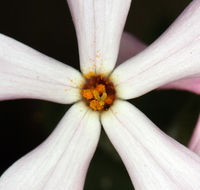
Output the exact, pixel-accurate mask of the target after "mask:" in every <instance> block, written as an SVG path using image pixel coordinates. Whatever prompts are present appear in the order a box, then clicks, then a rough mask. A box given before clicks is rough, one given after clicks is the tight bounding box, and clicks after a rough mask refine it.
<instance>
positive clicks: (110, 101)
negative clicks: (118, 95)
mask: <svg viewBox="0 0 200 190" xmlns="http://www.w3.org/2000/svg"><path fill="white" fill-rule="evenodd" d="M104 103H105V104H109V105H111V104H112V103H113V98H111V97H109V96H108V97H107V98H106V99H105V100H104Z"/></svg>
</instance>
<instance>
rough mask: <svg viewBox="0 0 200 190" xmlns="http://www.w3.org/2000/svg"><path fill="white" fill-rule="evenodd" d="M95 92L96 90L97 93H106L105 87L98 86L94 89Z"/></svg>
mask: <svg viewBox="0 0 200 190" xmlns="http://www.w3.org/2000/svg"><path fill="white" fill-rule="evenodd" d="M96 90H97V91H98V92H99V93H103V92H105V91H106V88H105V85H103V84H98V85H97V87H96Z"/></svg>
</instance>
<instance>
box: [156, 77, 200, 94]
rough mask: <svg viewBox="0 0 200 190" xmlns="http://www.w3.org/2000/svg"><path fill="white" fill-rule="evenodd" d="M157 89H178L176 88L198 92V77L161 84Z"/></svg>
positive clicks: (199, 81) (199, 83)
mask: <svg viewBox="0 0 200 190" xmlns="http://www.w3.org/2000/svg"><path fill="white" fill-rule="evenodd" d="M159 89H178V90H188V91H190V92H194V93H197V94H200V77H193V78H185V79H181V80H177V81H174V82H172V83H168V84H166V85H164V86H161V87H160V88H159Z"/></svg>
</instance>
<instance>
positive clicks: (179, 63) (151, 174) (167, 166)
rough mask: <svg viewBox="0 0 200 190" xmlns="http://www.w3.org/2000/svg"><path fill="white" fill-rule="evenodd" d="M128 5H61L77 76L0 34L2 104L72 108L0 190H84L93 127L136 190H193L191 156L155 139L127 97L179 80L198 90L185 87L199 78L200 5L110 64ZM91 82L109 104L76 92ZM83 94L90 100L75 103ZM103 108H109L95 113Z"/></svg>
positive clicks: (108, 1) (75, 0)
mask: <svg viewBox="0 0 200 190" xmlns="http://www.w3.org/2000/svg"><path fill="white" fill-rule="evenodd" d="M130 3H131V1H130V0H84V1H82V0H68V4H69V7H70V11H71V14H72V18H73V21H74V25H75V28H76V33H77V39H78V45H79V55H80V70H81V73H80V72H79V71H77V70H75V69H73V68H72V67H70V66H68V65H65V64H63V63H60V62H59V61H56V60H54V59H52V58H49V57H47V56H45V55H42V54H41V53H39V52H37V51H35V50H33V49H31V48H29V47H27V46H25V45H23V44H21V43H20V42H17V41H15V40H14V39H11V38H9V37H6V36H4V35H0V80H1V83H0V99H1V100H8V99H18V98H35V99H42V100H49V101H53V102H57V103H62V104H72V103H73V105H72V106H71V108H70V109H69V110H68V112H67V113H66V114H65V116H64V117H63V119H62V120H61V121H60V122H59V124H58V126H57V127H56V129H55V130H54V132H53V133H52V134H51V135H50V136H49V137H48V138H47V139H46V140H45V141H44V142H43V143H42V144H41V145H40V146H39V147H37V148H36V149H34V150H33V151H32V152H30V153H29V154H27V155H25V156H24V157H22V158H21V159H19V160H18V161H17V162H16V163H14V164H13V165H12V166H11V167H10V168H9V169H8V170H7V171H6V172H5V173H4V174H3V175H2V177H1V179H0V189H2V190H11V189H15V190H27V189H33V190H36V189H37V190H40V189H45V190H54V189H56V190H64V189H67V190H79V189H83V186H84V180H85V176H86V172H87V169H88V166H89V163H90V160H91V158H92V156H93V154H94V151H95V149H96V146H97V143H98V139H99V135H100V130H101V124H102V126H103V127H104V130H105V131H106V133H107V135H108V137H109V138H110V140H111V142H112V143H113V145H114V147H115V148H116V150H117V151H118V153H119V154H120V156H121V158H122V160H123V162H124V164H125V166H126V168H127V170H128V173H129V175H130V178H131V180H132V182H133V185H134V187H135V189H137V190H152V189H153V190H160V189H163V190H169V189H170V190H177V189H187V190H188V189H191V190H199V189H200V181H199V179H200V158H199V156H198V155H197V154H195V153H194V152H192V151H190V150H189V149H188V148H186V147H185V146H183V145H181V144H180V143H178V142H176V141H175V140H174V139H172V138H170V137H169V136H167V135H166V134H165V133H163V132H162V131H161V130H160V129H159V128H157V127H156V126H155V125H154V124H153V123H152V122H151V121H150V120H149V119H148V118H147V117H146V116H145V115H144V114H143V113H142V112H140V111H139V110H138V109H137V108H136V107H134V106H133V105H131V104H130V103H128V102H127V101H126V100H127V99H132V98H135V97H138V96H141V95H143V94H145V93H147V92H149V91H151V90H153V89H156V88H159V87H163V86H165V85H170V84H172V83H176V84H177V83H181V82H182V81H190V84H194V88H192V89H197V88H198V86H197V85H195V84H196V83H193V81H196V79H199V74H200V64H199V58H200V47H199V46H200V45H199V44H200V43H199V42H200V24H198V23H199V22H198V20H199V19H200V0H195V1H193V2H192V3H191V4H190V5H189V6H188V7H187V8H186V9H185V11H184V12H183V13H182V14H181V15H180V16H179V17H178V19H177V20H176V21H175V22H174V23H173V24H172V26H170V28H169V29H168V30H167V31H166V32H165V33H164V34H163V35H162V36H160V37H159V38H158V40H156V41H155V42H154V43H153V44H151V45H150V46H149V47H147V48H145V49H144V50H143V51H142V52H141V53H139V54H137V55H136V56H135V57H133V58H130V59H128V60H127V61H125V62H124V63H123V64H120V65H119V66H118V67H116V68H115V63H116V60H117V56H118V50H119V45H120V39H121V34H122V31H123V27H124V23H125V20H126V16H127V13H128V10H129V6H130ZM125 52H126V51H125ZM114 68H115V69H114ZM96 76H99V77H103V78H104V79H106V80H108V81H109V82H110V81H111V82H112V83H113V85H114V88H115V94H114V96H115V99H112V100H113V102H112V103H106V98H107V97H109V93H108V91H106V90H107V89H106V90H102V89H103V87H102V88H101V89H98V90H97V87H98V88H99V84H98V85H97V87H95V88H94V89H93V87H92V88H88V89H86V90H87V91H85V94H86V95H85V96H84V95H83V87H84V86H85V84H86V83H87V80H88V79H91V77H96ZM105 84H107V83H106V82H105ZM181 84H182V83H181ZM187 84H189V83H187ZM105 86H106V85H105ZM105 86H104V87H105ZM100 91H102V94H100ZM194 91H195V90H194ZM90 96H91V97H93V96H94V97H93V98H89V97H90ZM86 97H87V98H88V99H87V101H89V103H88V102H87V103H85V101H83V100H84V98H86ZM90 99H92V100H94V102H95V103H96V104H95V106H96V107H95V106H94V107H95V108H97V107H98V108H99V107H101V106H103V108H102V109H100V108H99V111H97V110H98V109H97V110H94V109H92V108H93V106H92V105H93V104H91V100H90ZM107 102H109V100H107ZM97 104H98V105H97ZM106 104H108V105H109V107H108V108H106V109H104V106H105V105H106Z"/></svg>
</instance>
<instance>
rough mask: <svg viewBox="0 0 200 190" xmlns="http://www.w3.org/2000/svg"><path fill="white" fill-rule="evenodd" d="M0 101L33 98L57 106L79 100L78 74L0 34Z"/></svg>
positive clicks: (80, 80) (80, 77)
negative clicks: (52, 102) (55, 103)
mask: <svg viewBox="0 0 200 190" xmlns="http://www.w3.org/2000/svg"><path fill="white" fill-rule="evenodd" d="M0 81H1V82H0V100H7V99H17V98H34V99H43V100H50V101H54V102H59V103H72V102H74V101H77V100H79V99H80V89H79V88H80V84H81V82H82V81H83V79H82V76H81V74H80V73H79V72H78V71H76V70H75V69H73V68H71V67H70V66H67V65H65V64H63V63H60V62H58V61H56V60H54V59H52V58H50V57H47V56H45V55H43V54H41V53H39V52H37V51H35V50H33V49H32V48H30V47H28V46H26V45H23V44H22V43H20V42H17V41H15V40H14V39H12V38H9V37H6V36H4V35H2V34H0Z"/></svg>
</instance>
